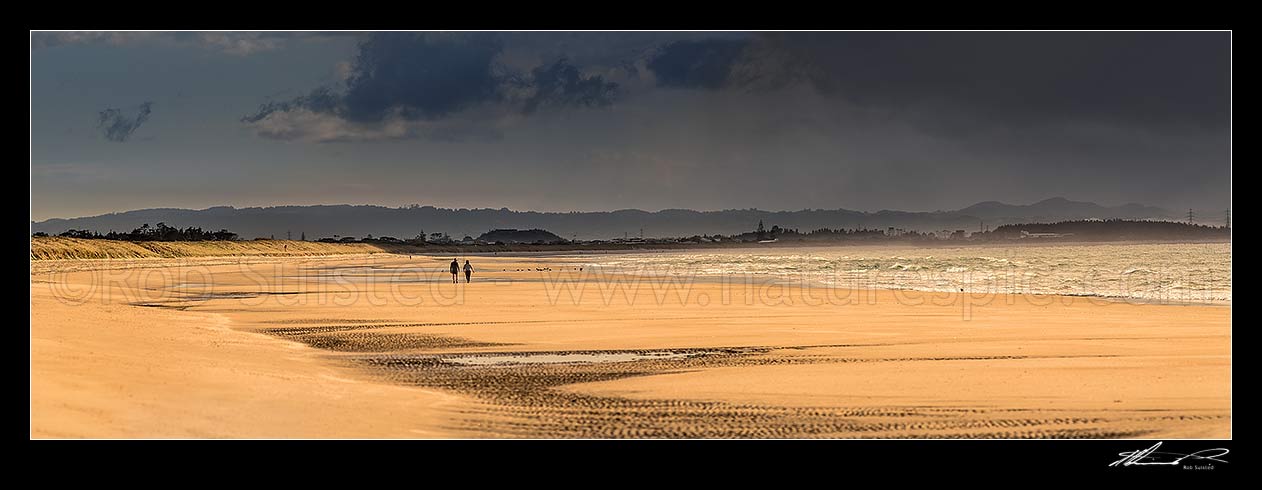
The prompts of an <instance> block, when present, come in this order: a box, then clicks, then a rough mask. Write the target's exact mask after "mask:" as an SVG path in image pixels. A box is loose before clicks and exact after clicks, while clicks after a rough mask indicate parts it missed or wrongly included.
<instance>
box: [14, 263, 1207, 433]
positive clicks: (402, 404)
mask: <svg viewBox="0 0 1262 490" xmlns="http://www.w3.org/2000/svg"><path fill="white" fill-rule="evenodd" d="M472 260H473V262H474V265H475V267H477V268H478V273H477V274H475V276H474V283H473V284H469V285H464V284H461V285H459V286H456V285H453V284H450V276H449V275H447V274H446V273H445V272H442V270H443V269H444V268H445V267H446V264H447V262H448V261H450V257H446V258H442V257H438V258H422V257H419V256H418V257H416V258H412V259H409V258H408V257H406V256H391V255H380V254H378V255H371V256H354V257H341V258H322V259H313V258H306V259H303V258H277V259H257V260H253V261H241V262H240V263H237V262H236V261H232V260H225V259H195V260H194V259H190V260H165V261H152V262H146V261H143V260H141V261H132V262H102V263H98V264H95V265H85V263H84V262H75V261H65V262H59V263H43V264H40V267H38V268H36V267H34V266H33V272H32V276H31V281H32V283H31V296H32V299H31V306H32V319H31V435H32V436H33V437H847V438H848V437H884V438H903V437H973V438H994V437H1000V438H1022V437H1160V438H1181V437H1215V438H1216V437H1230V436H1231V431H1230V428H1231V412H1230V406H1231V404H1230V402H1231V378H1230V374H1231V355H1230V352H1231V351H1230V345H1231V329H1230V307H1223V306H1175V305H1132V304H1122V303H1113V302H1104V301H1100V300H1089V299H1086V298H1070V297H1029V296H976V295H955V294H948V295H941V294H940V295H930V294H928V293H915V292H893V291H871V292H868V291H854V292H851V291H844V290H822V289H811V288H805V289H804V288H801V287H789V286H780V285H773V284H770V283H762V282H758V281H755V282H754V283H752V284H751V283H729V284H722V283H704V282H691V283H688V282H675V283H674V284H673V285H668V284H667V283H664V282H662V280H661V279H653V278H637V277H631V276H617V275H609V274H595V273H594V272H595V271H591V270H583V271H579V270H577V267H578V263H577V262H571V261H569V260H568V259H562V258H524V257H513V258H510V257H473V258H472ZM431 271H437V272H431ZM387 279H388V280H387ZM619 284H620V285H621V287H622V289H621V292H614V288H613V286H614V285H619ZM580 292H581V294H579V293H580ZM526 353H535V354H539V353H543V354H553V355H566V354H574V353H579V354H587V355H622V356H625V355H628V354H635V353H640V354H654V353H656V354H669V356H664V357H657V358H647V359H643V360H635V361H628V362H603V363H587V364H573V363H571V364H518V365H511V366H466V365H460V364H455V363H454V361H458V360H461V359H465V360H466V362H467V360H469V359H471V358H470V357H469V355H471V354H472V355H492V354H495V355H500V354H513V355H522V354H526ZM484 359H486V358H484ZM474 360H476V359H474Z"/></svg>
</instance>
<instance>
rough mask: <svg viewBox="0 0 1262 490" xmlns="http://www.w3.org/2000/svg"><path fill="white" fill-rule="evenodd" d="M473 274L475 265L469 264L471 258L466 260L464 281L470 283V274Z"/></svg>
mask: <svg viewBox="0 0 1262 490" xmlns="http://www.w3.org/2000/svg"><path fill="white" fill-rule="evenodd" d="M472 275H473V266H472V265H469V259H465V260H464V282H465V284H468V283H469V276H472Z"/></svg>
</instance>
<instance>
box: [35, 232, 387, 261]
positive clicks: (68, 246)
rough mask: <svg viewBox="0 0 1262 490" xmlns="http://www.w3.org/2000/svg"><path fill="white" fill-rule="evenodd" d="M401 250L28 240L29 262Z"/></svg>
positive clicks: (285, 243) (297, 243) (288, 243)
mask: <svg viewBox="0 0 1262 490" xmlns="http://www.w3.org/2000/svg"><path fill="white" fill-rule="evenodd" d="M404 248H406V247H405V246H402V245H400V246H397V247H395V246H392V245H388V244H374V243H323V242H308V241H302V240H242V241H195V242H194V241H190V242H158V241H150V242H127V241H120V240H96V239H93V240H87V239H82V238H68V237H35V238H32V239H31V260H58V259H141V258H174V257H255V256H302V255H338V254H362V253H382V252H392V251H396V250H400V249H404Z"/></svg>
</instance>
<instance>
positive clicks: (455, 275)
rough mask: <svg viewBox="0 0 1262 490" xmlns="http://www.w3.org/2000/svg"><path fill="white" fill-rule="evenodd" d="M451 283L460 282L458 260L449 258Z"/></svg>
mask: <svg viewBox="0 0 1262 490" xmlns="http://www.w3.org/2000/svg"><path fill="white" fill-rule="evenodd" d="M451 283H452V284H460V262H457V261H456V259H451Z"/></svg>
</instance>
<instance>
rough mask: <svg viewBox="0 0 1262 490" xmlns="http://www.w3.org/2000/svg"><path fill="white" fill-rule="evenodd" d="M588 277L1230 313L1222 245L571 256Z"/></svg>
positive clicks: (1227, 256) (1227, 253)
mask: <svg viewBox="0 0 1262 490" xmlns="http://www.w3.org/2000/svg"><path fill="white" fill-rule="evenodd" d="M574 258H576V259H578V260H579V261H580V262H581V263H583V264H586V266H588V267H593V268H594V269H596V270H604V271H608V272H611V273H630V274H636V275H642V276H676V277H683V278H692V279H698V280H730V279H731V278H733V277H750V276H758V277H771V278H776V279H780V280H784V281H785V282H796V283H803V284H809V285H822V286H834V287H856V288H866V287H870V288H876V289H907V290H919V291H938V292H945V291H959V290H961V289H962V290H964V291H965V292H970V293H996V294H1006V293H1021V294H1056V295H1068V296H1094V297H1102V298H1116V299H1122V300H1134V301H1138V302H1157V303H1182V304H1228V305H1229V304H1231V244H1230V243H1180V244H1150V243H1143V244H1115V243H1110V244H1065V245H1052V244H1049V245H1027V244H1022V245H1017V246H1004V245H995V246H965V247H933V248H925V247H906V246H902V247H891V246H835V247H784V246H779V247H776V246H769V247H768V248H756V249H751V248H739V249H715V250H705V251H695V250H690V251H655V252H631V253H610V254H582V255H577V256H574Z"/></svg>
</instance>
